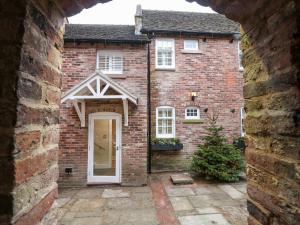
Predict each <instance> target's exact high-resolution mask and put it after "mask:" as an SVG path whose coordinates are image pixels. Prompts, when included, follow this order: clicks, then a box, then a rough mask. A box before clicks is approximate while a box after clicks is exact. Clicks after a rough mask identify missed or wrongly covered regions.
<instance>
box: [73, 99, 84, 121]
mask: <svg viewBox="0 0 300 225" xmlns="http://www.w3.org/2000/svg"><path fill="white" fill-rule="evenodd" d="M78 103H80V108H79V105H78ZM73 105H74V108H75V111H76V113H77V115H78V118H79V120H80V125H81V127H85V101H83V100H73Z"/></svg>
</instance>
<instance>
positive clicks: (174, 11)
mask: <svg viewBox="0 0 300 225" xmlns="http://www.w3.org/2000/svg"><path fill="white" fill-rule="evenodd" d="M142 11H148V12H149V11H151V12H166V13H170V12H171V13H191V14H202V15H218V16H224V15H222V14H219V13H208V12H189V11H177V10H156V9H142ZM224 17H225V16H224Z"/></svg>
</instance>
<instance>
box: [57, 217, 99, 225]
mask: <svg viewBox="0 0 300 225" xmlns="http://www.w3.org/2000/svg"><path fill="white" fill-rule="evenodd" d="M102 221H103V218H101V217H86V218H75V219H73V220H72V221H69V222H68V221H62V222H61V223H60V224H61V225H89V224H90V225H104V224H103V223H102Z"/></svg>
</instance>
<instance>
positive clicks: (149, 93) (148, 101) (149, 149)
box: [147, 43, 152, 173]
mask: <svg viewBox="0 0 300 225" xmlns="http://www.w3.org/2000/svg"><path fill="white" fill-rule="evenodd" d="M147 47H148V53H147V111H148V126H147V128H148V129H147V130H148V132H147V133H148V167H147V170H148V173H151V164H152V149H151V128H152V126H151V125H152V124H151V80H150V43H148V46H147Z"/></svg>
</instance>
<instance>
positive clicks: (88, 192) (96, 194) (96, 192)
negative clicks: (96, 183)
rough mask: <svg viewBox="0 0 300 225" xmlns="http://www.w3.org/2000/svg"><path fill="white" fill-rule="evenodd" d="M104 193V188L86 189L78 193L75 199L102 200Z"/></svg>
mask: <svg viewBox="0 0 300 225" xmlns="http://www.w3.org/2000/svg"><path fill="white" fill-rule="evenodd" d="M102 193H103V188H84V189H81V190H80V191H78V192H77V193H76V194H75V195H74V198H78V199H79V198H88V199H89V198H90V199H94V198H101V195H102Z"/></svg>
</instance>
